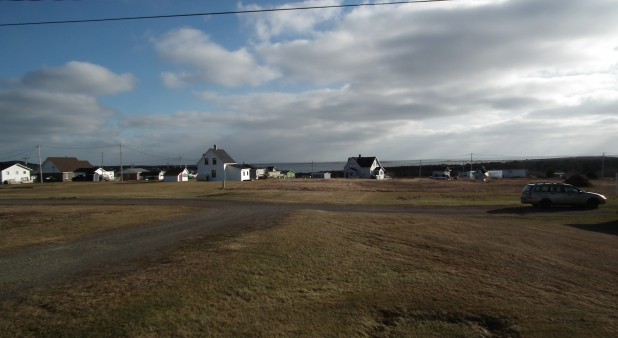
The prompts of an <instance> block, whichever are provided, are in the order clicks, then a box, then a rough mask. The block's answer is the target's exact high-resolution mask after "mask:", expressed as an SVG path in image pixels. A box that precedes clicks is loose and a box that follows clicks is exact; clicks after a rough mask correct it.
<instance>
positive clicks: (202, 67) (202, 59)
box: [155, 28, 279, 88]
mask: <svg viewBox="0 0 618 338" xmlns="http://www.w3.org/2000/svg"><path fill="white" fill-rule="evenodd" d="M155 47H156V49H157V51H158V53H159V54H160V55H161V56H162V57H163V58H164V59H166V60H169V61H171V62H173V63H176V64H180V65H184V66H187V67H188V69H189V70H183V71H175V72H164V73H163V74H162V78H163V81H164V83H165V85H166V86H168V87H170V88H178V87H182V86H186V85H190V84H196V83H202V82H203V83H212V84H217V85H223V86H227V87H236V86H245V85H249V86H257V85H260V84H263V83H265V82H268V81H271V80H273V79H275V78H277V77H278V76H279V74H278V73H277V71H275V70H274V69H272V68H269V67H266V66H261V65H259V64H258V62H257V61H256V60H255V59H254V57H253V56H252V55H251V53H249V52H248V51H247V49H246V48H241V49H238V50H236V51H228V50H226V49H224V48H223V47H221V46H219V45H218V44H216V43H214V42H212V41H210V38H209V36H208V35H206V34H204V33H203V32H202V31H199V30H197V29H191V28H182V29H178V30H174V31H171V32H168V33H167V34H165V35H164V36H162V37H161V38H160V39H158V40H156V41H155Z"/></svg>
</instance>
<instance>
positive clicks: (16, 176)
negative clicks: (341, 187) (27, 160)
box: [0, 164, 32, 184]
mask: <svg viewBox="0 0 618 338" xmlns="http://www.w3.org/2000/svg"><path fill="white" fill-rule="evenodd" d="M31 173H32V172H31V170H30V169H29V168H27V167H25V166H22V165H20V164H14V165H12V166H10V167H8V168H6V169H3V170H2V173H1V175H0V177H1V178H0V182H1V183H2V184H5V183H7V184H17V183H32V174H31Z"/></svg>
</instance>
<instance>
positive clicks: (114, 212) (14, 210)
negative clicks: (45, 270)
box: [0, 205, 196, 254]
mask: <svg viewBox="0 0 618 338" xmlns="http://www.w3.org/2000/svg"><path fill="white" fill-rule="evenodd" d="M195 210H196V209H195V208H190V207H178V206H174V207H172V206H118V205H114V206H100V205H97V206H92V205H85V206H72V205H64V206H60V205H51V206H23V205H20V206H6V205H0V232H1V233H2V236H1V237H0V254H1V253H7V252H10V251H13V250H16V249H20V248H26V247H30V246H33V245H42V244H51V243H64V242H69V241H74V240H76V239H78V238H82V237H86V236H91V235H93V234H94V233H97V232H102V231H107V230H111V229H115V228H122V227H128V226H136V225H142V224H148V223H152V222H155V221H163V220H167V219H172V218H175V217H178V216H180V215H184V214H187V213H190V212H193V211H195Z"/></svg>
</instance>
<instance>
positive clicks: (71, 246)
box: [0, 199, 567, 299]
mask: <svg viewBox="0 0 618 338" xmlns="http://www.w3.org/2000/svg"><path fill="white" fill-rule="evenodd" d="M0 205H125V206H126V205H179V206H181V205H182V206H197V207H200V210H199V211H198V212H196V213H192V214H190V215H186V216H184V217H181V218H178V219H175V220H172V221H164V222H163V221H162V222H156V223H152V224H147V225H143V226H139V227H131V228H124V229H116V230H111V231H108V232H105V233H102V234H96V235H93V237H91V238H87V239H82V240H78V241H75V242H71V243H65V244H54V245H48V246H44V247H36V248H31V249H28V250H22V251H20V252H17V253H12V254H8V255H3V256H0V285H1V286H2V288H1V290H0V299H2V298H5V297H10V296H11V295H14V294H15V293H19V292H21V291H25V290H27V289H30V288H38V287H46V286H49V285H54V284H55V283H58V282H62V281H67V280H72V279H75V278H78V277H79V274H80V273H84V272H87V271H89V270H92V269H97V268H101V267H105V268H106V269H111V270H114V269H116V270H124V269H131V266H132V265H134V264H135V263H136V262H139V261H143V260H148V259H151V260H153V259H164V258H165V256H166V255H168V254H169V253H171V252H172V251H173V250H174V249H175V248H176V247H178V246H179V245H180V244H182V241H183V240H186V239H189V238H192V237H195V236H208V235H218V234H232V233H238V232H241V231H251V230H256V229H263V228H267V227H271V226H274V225H276V224H277V222H278V220H279V219H281V218H282V217H284V216H285V215H286V214H287V213H289V212H292V211H295V210H301V209H313V210H327V211H347V212H355V211H362V212H377V213H380V212H388V213H391V212H406V213H409V212H411V213H425V214H439V215H452V216H457V215H486V216H490V217H491V216H492V215H494V216H496V215H497V216H503V215H504V214H508V215H525V214H527V213H529V212H534V211H533V210H534V209H532V208H528V207H521V208H519V207H513V208H503V209H495V208H487V207H466V208H462V207H453V208H444V207H367V206H346V205H322V204H267V203H249V202H236V201H204V200H190V199H187V200H183V199H130V200H105V199H101V200H91V199H89V200H84V199H50V200H27V201H26V200H13V201H11V200H2V201H0ZM558 212H567V211H560V210H559V211H558Z"/></svg>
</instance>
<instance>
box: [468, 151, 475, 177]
mask: <svg viewBox="0 0 618 338" xmlns="http://www.w3.org/2000/svg"><path fill="white" fill-rule="evenodd" d="M473 171H474V169H472V153H470V172H473ZM468 176H470V175H468Z"/></svg>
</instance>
